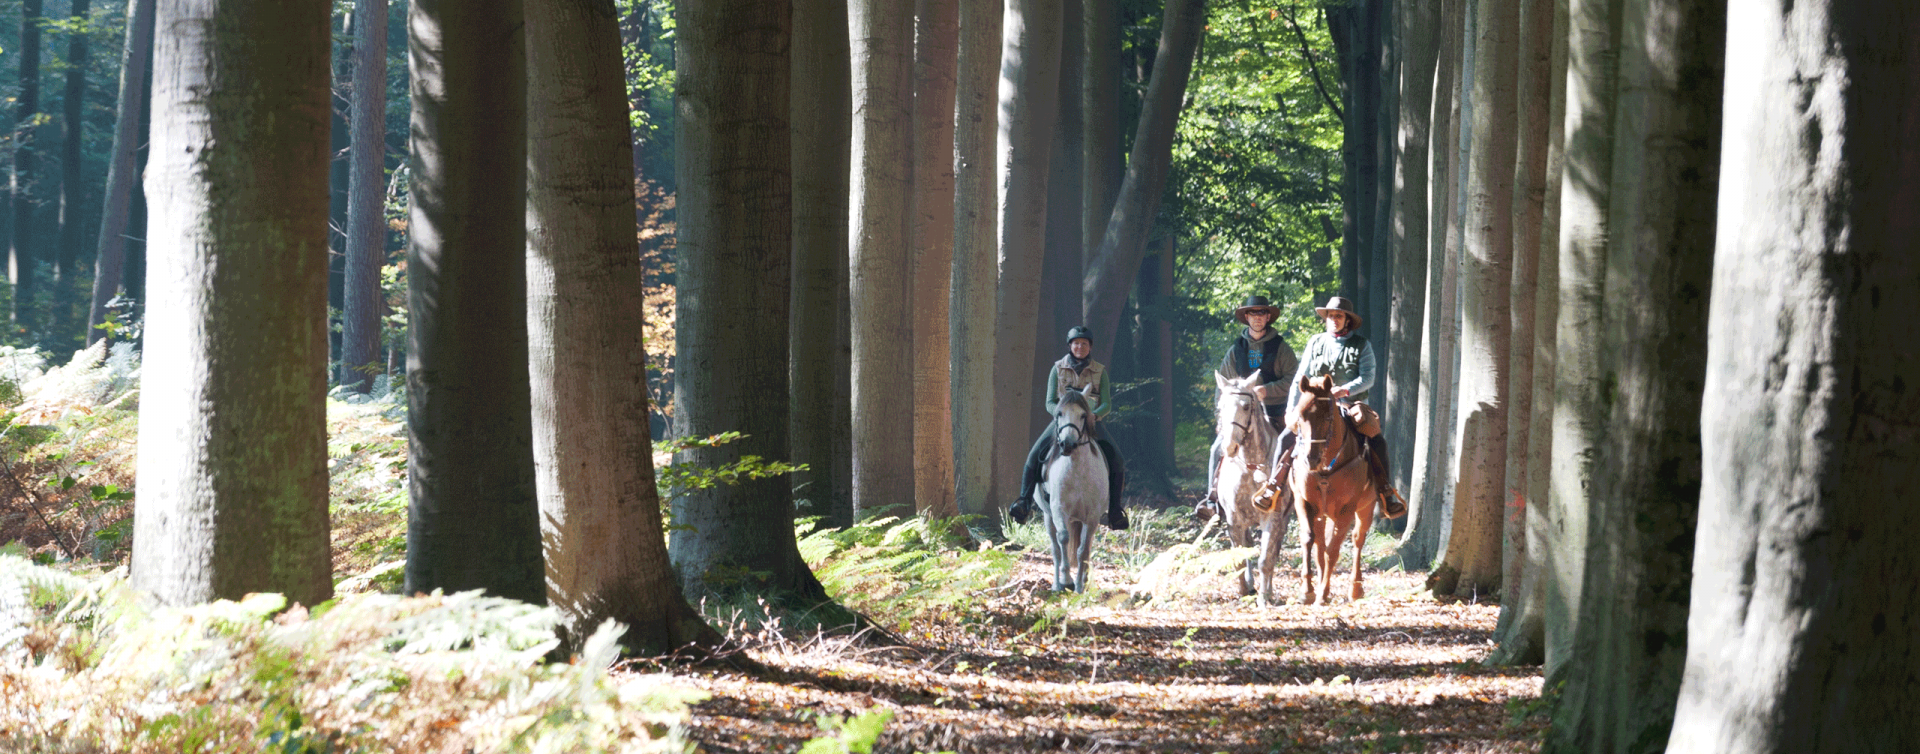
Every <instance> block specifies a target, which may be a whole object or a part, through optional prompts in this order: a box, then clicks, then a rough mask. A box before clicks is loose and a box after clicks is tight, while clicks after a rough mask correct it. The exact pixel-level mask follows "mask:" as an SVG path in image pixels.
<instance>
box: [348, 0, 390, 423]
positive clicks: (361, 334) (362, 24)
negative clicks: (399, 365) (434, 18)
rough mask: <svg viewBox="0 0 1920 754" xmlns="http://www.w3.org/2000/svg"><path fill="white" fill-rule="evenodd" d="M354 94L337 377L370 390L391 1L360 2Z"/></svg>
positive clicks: (376, 364)
mask: <svg viewBox="0 0 1920 754" xmlns="http://www.w3.org/2000/svg"><path fill="white" fill-rule="evenodd" d="M352 98H353V107H352V115H351V116H350V117H351V118H352V120H351V121H350V129H351V131H352V137H351V139H352V140H351V144H352V146H351V147H350V148H349V149H348V152H347V154H348V160H349V162H350V165H349V167H348V168H347V258H346V289H345V291H344V294H343V298H344V299H345V300H344V304H345V305H344V306H343V307H341V319H342V324H343V325H344V327H343V328H342V332H341V334H340V376H339V378H338V379H339V380H340V384H342V385H347V386H350V387H352V388H353V389H354V390H355V391H357V392H362V393H365V392H368V391H369V390H370V389H372V387H373V375H374V374H375V373H376V372H377V371H378V370H379V369H380V266H381V264H382V263H384V262H386V257H387V217H386V198H387V190H386V189H387V182H386V177H385V173H386V170H385V168H386V163H387V134H386V131H387V0H358V1H357V2H356V3H355V4H354V11H353V94H352Z"/></svg>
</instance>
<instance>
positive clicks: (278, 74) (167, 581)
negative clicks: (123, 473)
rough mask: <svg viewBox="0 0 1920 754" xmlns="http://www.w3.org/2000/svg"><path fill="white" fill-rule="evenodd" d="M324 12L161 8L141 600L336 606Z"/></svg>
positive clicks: (220, 5) (215, 5) (188, 5)
mask: <svg viewBox="0 0 1920 754" xmlns="http://www.w3.org/2000/svg"><path fill="white" fill-rule="evenodd" d="M328 11H329V4H328V3H327V2H326V0H287V2H281V3H275V4H273V5H270V6H268V5H261V4H258V3H249V2H240V1H236V0H225V1H221V0H200V1H198V2H188V1H184V0H183V1H182V2H174V3H168V4H166V5H165V6H164V7H161V8H159V16H158V26H157V28H159V29H163V30H165V33H164V34H162V35H160V37H159V38H158V40H157V44H156V46H155V50H154V61H155V65H154V79H153V99H154V105H155V107H154V111H155V113H157V114H158V116H159V117H157V118H155V119H154V123H153V135H152V138H153V155H154V157H153V164H152V167H151V169H150V170H149V171H148V173H147V178H148V181H147V194H148V196H151V197H152V198H153V205H154V206H153V222H152V223H150V224H149V225H148V239H149V243H150V244H151V248H152V250H153V254H152V266H153V270H152V271H153V281H154V285H153V286H151V289H150V290H149V293H150V294H151V295H152V299H151V302H150V304H149V305H148V307H147V323H148V327H149V329H148V331H147V334H146V346H147V349H146V363H145V368H144V369H143V370H142V372H141V374H142V377H141V382H140V392H141V396H142V399H141V411H140V447H141V453H140V460H139V470H138V471H139V478H140V498H139V503H138V506H139V508H138V511H137V513H136V515H135V517H134V530H135V531H134V543H135V544H134V552H133V568H132V575H133V585H134V587H135V588H137V589H140V590H142V591H145V592H148V593H150V594H152V595H154V596H155V597H156V598H158V599H159V600H160V602H162V603H164V604H169V605H186V604H195V603H201V602H209V601H212V600H216V599H239V598H240V597H242V596H244V595H246V594H247V593H249V592H279V593H281V594H285V595H286V596H287V598H288V599H289V600H291V601H294V602H298V603H301V604H305V605H317V604H319V603H320V602H322V601H325V600H326V599H328V598H330V597H332V596H333V581H332V578H331V576H332V564H331V560H330V553H329V543H328V536H327V429H326V363H327V336H326V332H327V305H326V304H327V302H326V291H327V288H326V284H327V279H326V274H327V238H326V227H327V226H326V218H327V193H326V185H327V184H326V180H325V176H326V174H327V96H328V93H327V90H328V71H327V59H328V44H327V42H328V40H327V36H328Z"/></svg>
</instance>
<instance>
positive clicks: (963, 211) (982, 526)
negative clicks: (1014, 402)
mask: <svg viewBox="0 0 1920 754" xmlns="http://www.w3.org/2000/svg"><path fill="white" fill-rule="evenodd" d="M959 3H960V45H959V62H958V74H957V75H956V77H955V108H956V109H955V118H954V138H953V146H954V155H953V172H954V209H953V218H954V219H953V277H952V297H951V302H952V310H953V311H952V316H951V317H950V318H949V319H948V333H949V337H948V344H949V347H950V348H951V357H950V358H951V361H950V372H949V376H950V384H951V385H952V391H951V392H952V396H953V486H954V501H955V506H956V507H957V508H958V509H959V511H960V514H961V515H964V516H973V517H975V518H973V519H972V523H971V524H970V525H969V526H970V530H971V531H972V532H973V535H974V536H975V537H976V538H979V539H983V540H996V539H999V538H1001V531H1000V501H999V500H998V499H996V498H995V497H994V496H993V492H994V484H993V482H994V477H993V471H994V455H993V440H994V433H993V430H994V416H995V405H996V400H995V396H994V394H993V386H994V381H993V378H994V371H995V369H994V357H995V355H996V353H997V349H996V348H995V347H994V346H995V344H994V340H993V337H994V332H995V327H996V325H995V319H994V318H995V314H994V311H995V310H994V300H995V292H996V291H997V290H998V283H997V280H996V272H995V270H996V266H995V263H996V259H997V257H998V249H999V223H998V219H999V197H1000V190H999V183H998V182H997V179H996V176H997V173H998V170H997V162H996V159H995V137H996V135H997V134H998V132H999V124H1000V110H999V104H1000V100H999V84H1000V29H1001V23H1002V13H1003V7H1002V6H1001V4H1000V2H999V0H959Z"/></svg>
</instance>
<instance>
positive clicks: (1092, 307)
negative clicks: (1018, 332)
mask: <svg viewBox="0 0 1920 754" xmlns="http://www.w3.org/2000/svg"><path fill="white" fill-rule="evenodd" d="M1165 15H1166V21H1165V22H1164V23H1163V25H1162V26H1161V27H1160V48H1159V54H1158V55H1156V56H1155V57H1154V60H1153V75H1152V78H1150V79H1148V81H1147V94H1146V99H1145V102H1144V104H1143V105H1142V107H1141V109H1140V121H1139V124H1138V125H1137V126H1135V128H1134V136H1133V151H1132V153H1131V155H1132V156H1131V157H1129V158H1128V159H1127V172H1126V178H1125V179H1124V180H1123V181H1121V185H1120V194H1119V196H1118V197H1117V198H1116V199H1115V200H1114V205H1113V213H1112V214H1111V215H1108V217H1107V229H1106V230H1105V231H1104V232H1102V233H1101V236H1100V247H1099V250H1098V251H1096V252H1095V253H1094V258H1093V260H1092V261H1091V262H1089V263H1088V265H1087V279H1086V283H1085V284H1084V286H1083V287H1082V289H1081V293H1080V297H1081V301H1082V302H1083V303H1082V305H1081V308H1082V309H1083V310H1085V312H1086V317H1087V327H1088V328H1089V329H1091V330H1092V331H1093V337H1094V342H1095V343H1111V342H1113V338H1114V335H1115V333H1117V332H1118V331H1119V328H1120V309H1121V308H1122V307H1123V306H1124V305H1125V304H1126V300H1127V295H1128V293H1130V292H1131V290H1132V288H1133V281H1134V279H1135V278H1137V277H1139V273H1140V260H1141V259H1142V258H1144V257H1145V256H1146V249H1147V241H1148V238H1147V235H1148V233H1149V232H1150V231H1151V230H1152V228H1153V218H1154V215H1155V214H1156V213H1158V212H1159V211H1160V198H1161V195H1162V194H1163V193H1164V189H1165V188H1166V183H1167V171H1168V170H1169V169H1170V168H1171V166H1172V162H1173V137H1174V132H1175V130H1176V128H1177V127H1178V126H1179V123H1180V107H1181V105H1182V104H1183V103H1184V101H1185V99H1186V92H1187V79H1188V78H1189V76H1191V75H1192V73H1193V58H1194V54H1195V53H1196V52H1198V51H1199V49H1200V37H1201V36H1202V35H1203V34H1204V33H1205V30H1206V21H1207V4H1206V0H1174V2H1172V3H1171V4H1169V5H1168V6H1167V12H1166V14H1165Z"/></svg>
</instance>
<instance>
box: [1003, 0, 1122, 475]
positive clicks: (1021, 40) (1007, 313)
mask: <svg viewBox="0 0 1920 754" xmlns="http://www.w3.org/2000/svg"><path fill="white" fill-rule="evenodd" d="M1005 24H1006V25H1005V27H1004V30H1003V32H1002V35H1001V38H1002V42H1001V47H1000V113H1001V116H1002V118H1003V119H1002V120H1001V121H1000V138H999V149H998V160H997V168H998V171H999V173H998V178H999V183H1000V207H999V215H1000V227H999V231H1000V240H999V261H1000V275H999V277H1000V283H999V289H998V292H997V297H996V299H995V309H996V313H995V317H994V343H995V347H996V348H997V351H996V353H995V354H994V389H993V394H994V402H995V403H994V421H993V434H994V451H993V452H994V467H993V478H994V481H995V483H996V484H998V485H1003V486H1001V487H997V488H996V491H995V493H994V495H993V497H994V498H995V500H996V501H999V500H1006V501H1009V502H1010V501H1011V500H1012V499H1013V497H1014V496H1015V495H1017V494H1019V490H1020V487H1019V485H1020V470H1021V467H1022V465H1023V464H1024V462H1025V461H1026V456H1027V453H1026V451H1027V448H1028V447H1030V446H1031V445H1032V444H1033V431H1032V426H1033V419H1034V416H1035V415H1036V414H1038V413H1040V401H1039V396H1038V395H1036V394H1035V392H1034V391H1035V389H1036V388H1037V387H1038V386H1039V383H1038V382H1037V381H1036V380H1035V379H1034V368H1035V362H1036V361H1038V359H1037V358H1036V354H1035V353H1034V350H1033V346H1034V329H1035V327H1036V326H1037V324H1036V323H1037V322H1038V320H1039V316H1040V277H1041V272H1042V269H1043V264H1044V261H1045V257H1044V254H1045V251H1046V238H1047V235H1046V234H1047V180H1048V178H1049V177H1051V176H1050V173H1051V164H1050V160H1051V153H1052V149H1053V130H1054V126H1055V124H1056V121H1057V119H1058V117H1059V112H1060V107H1059V105H1060V102H1059V98H1060V40H1061V36H1062V34H1061V28H1060V26H1061V13H1060V4H1059V2H1058V0H1007V4H1006V21H1005ZM1107 340H1108V339H1106V338H1100V337H1098V334H1097V333H1096V337H1095V338H1094V342H1096V343H1099V342H1104V341H1107Z"/></svg>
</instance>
